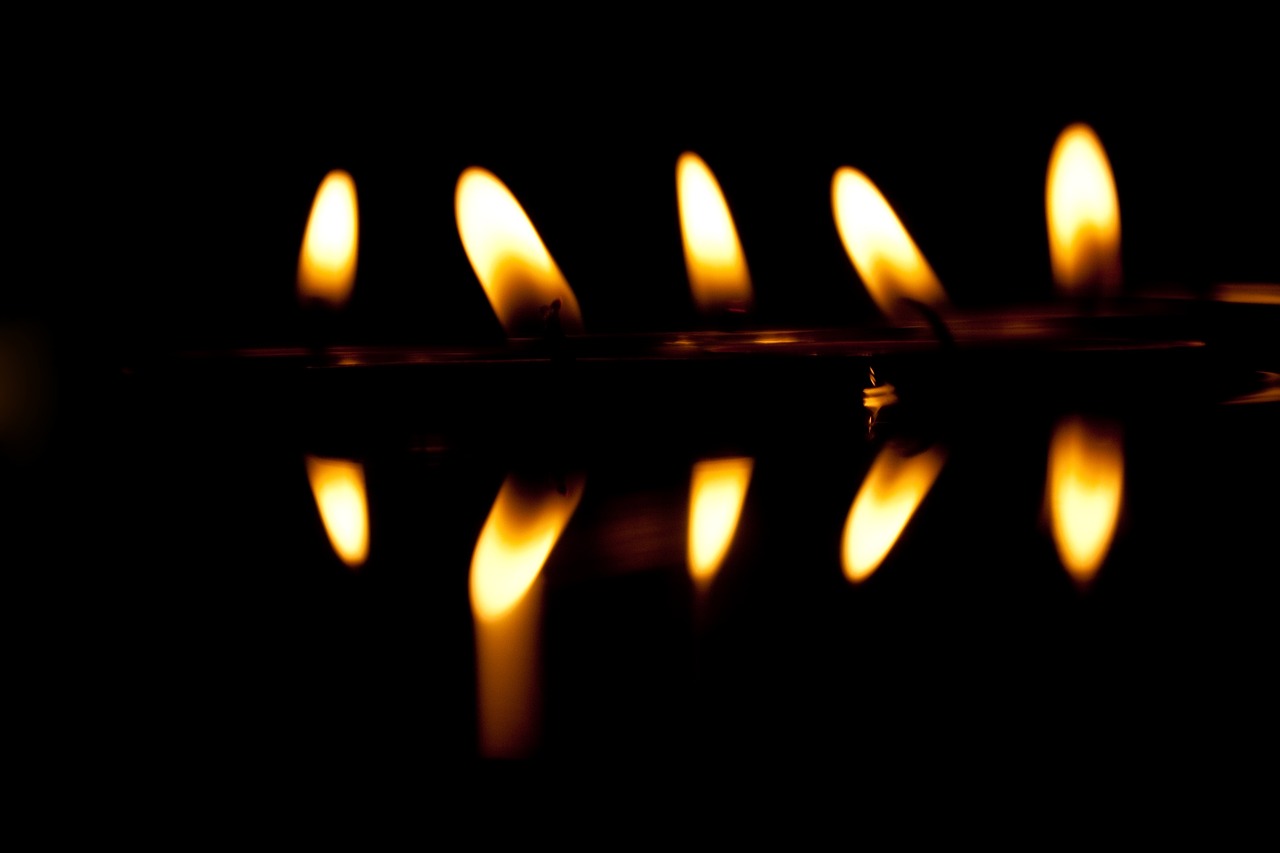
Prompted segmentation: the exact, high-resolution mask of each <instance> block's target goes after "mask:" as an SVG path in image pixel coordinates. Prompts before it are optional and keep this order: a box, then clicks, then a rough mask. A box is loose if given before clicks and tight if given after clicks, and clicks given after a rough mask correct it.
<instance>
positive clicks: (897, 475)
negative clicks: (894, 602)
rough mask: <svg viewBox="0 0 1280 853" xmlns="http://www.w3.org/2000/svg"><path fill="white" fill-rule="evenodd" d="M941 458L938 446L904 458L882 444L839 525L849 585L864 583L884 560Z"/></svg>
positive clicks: (899, 451)
mask: <svg viewBox="0 0 1280 853" xmlns="http://www.w3.org/2000/svg"><path fill="white" fill-rule="evenodd" d="M946 460H947V455H946V451H944V450H943V449H942V448H941V447H929V448H926V449H924V450H922V451H920V452H919V453H915V454H909V453H908V452H907V451H906V449H905V448H904V447H903V446H902V445H898V444H888V445H885V447H884V449H883V450H881V451H880V454H879V455H878V456H877V457H876V460H875V462H873V463H872V465H871V470H870V471H868V472H867V478H866V480H864V481H863V483H862V488H860V489H859V490H858V495H857V497H855V498H854V499H853V506H852V507H850V509H849V519H848V521H846V522H845V526H844V542H843V548H842V555H843V560H844V574H845V577H847V578H848V579H849V580H851V581H853V582H854V583H858V582H861V581H864V580H866V579H867V578H868V577H870V576H871V573H872V572H874V571H875V570H876V569H877V568H878V567H879V566H880V564H881V563H882V562H884V558H885V557H886V556H888V554H889V551H890V549H892V548H893V546H894V543H896V542H897V541H898V538H899V537H900V536H901V535H902V531H903V530H904V529H905V528H906V526H907V522H909V521H910V520H911V516H913V515H914V514H915V511H916V509H917V507H919V506H920V504H921V502H922V501H923V500H924V498H925V495H927V494H928V493H929V490H930V489H931V488H933V484H934V481H936V480H937V479H938V475H939V474H940V473H941V472H942V466H943V463H945V462H946Z"/></svg>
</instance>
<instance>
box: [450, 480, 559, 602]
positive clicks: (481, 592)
mask: <svg viewBox="0 0 1280 853" xmlns="http://www.w3.org/2000/svg"><path fill="white" fill-rule="evenodd" d="M581 498H582V479H581V478H577V479H575V480H573V481H571V482H567V483H566V484H565V492H564V494H561V493H559V492H558V491H556V490H555V489H553V488H550V487H547V488H544V489H531V488H529V487H528V486H527V485H526V484H523V483H521V481H520V480H518V479H517V478H516V477H508V478H507V480H506V482H504V483H503V484H502V488H501V489H500V490H499V491H498V497H497V499H496V500H495V501H494V502H493V509H491V510H490V511H489V518H488V519H487V520H486V521H485V523H484V528H483V529H482V530H481V531H480V539H479V540H478V541H477V542H476V550H475V553H474V554H473V555H472V557H471V609H472V612H473V613H474V614H475V616H476V618H477V619H481V620H486V621H492V620H495V619H501V618H502V616H503V614H505V613H506V612H507V611H509V610H510V609H511V608H513V607H515V605H516V603H517V602H519V601H520V598H521V597H522V596H523V595H524V594H525V591H526V590H528V589H529V587H530V586H531V585H532V584H533V581H534V579H535V578H536V577H537V576H538V573H539V572H541V571H542V565H543V564H544V563H545V562H546V561H547V557H548V556H550V554H551V549H552V548H554V547H555V544H556V541H557V540H559V538H560V534H561V533H562V532H563V531H564V528H565V526H566V525H567V524H568V523H569V519H570V518H571V517H572V516H573V511H574V510H575V509H577V508H578V501H579V500H580V499H581Z"/></svg>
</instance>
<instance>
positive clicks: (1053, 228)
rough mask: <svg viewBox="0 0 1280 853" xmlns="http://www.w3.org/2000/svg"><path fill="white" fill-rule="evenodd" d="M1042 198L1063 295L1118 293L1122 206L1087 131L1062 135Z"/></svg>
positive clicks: (1077, 127)
mask: <svg viewBox="0 0 1280 853" xmlns="http://www.w3.org/2000/svg"><path fill="white" fill-rule="evenodd" d="M1044 197H1045V216H1046V218H1047V220H1048V224H1049V259H1050V262H1051V263H1052V265H1053V281H1054V283H1055V284H1056V285H1057V286H1058V289H1059V291H1061V292H1064V293H1074V294H1080V293H1083V292H1087V291H1095V292H1103V293H1110V292H1114V291H1115V290H1116V289H1117V288H1118V287H1119V285H1120V201H1119V198H1118V197H1117V195H1116V182H1115V179H1114V178H1113V177H1112V175H1111V164H1110V163H1109V162H1108V161H1107V154H1106V151H1104V150H1103V148H1102V142H1101V141H1099V139H1098V136H1097V134H1096V133H1094V132H1093V129H1092V128H1090V127H1089V126H1088V125H1085V124H1073V125H1071V126H1070V127H1068V128H1067V129H1066V130H1064V131H1062V134H1061V135H1059V137H1058V141H1057V143H1056V144H1055V145H1054V146H1053V153H1052V154H1051V155H1050V157H1049V174H1048V177H1047V178H1046V180H1045V191H1044Z"/></svg>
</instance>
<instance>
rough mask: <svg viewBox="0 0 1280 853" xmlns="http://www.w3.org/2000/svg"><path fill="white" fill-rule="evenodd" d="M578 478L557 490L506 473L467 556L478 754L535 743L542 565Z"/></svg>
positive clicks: (510, 754) (573, 502) (528, 749)
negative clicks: (468, 558) (469, 562)
mask: <svg viewBox="0 0 1280 853" xmlns="http://www.w3.org/2000/svg"><path fill="white" fill-rule="evenodd" d="M583 482H584V481H583V479H582V478H581V477H578V478H575V479H573V480H570V481H567V482H566V483H565V484H564V492H563V493H561V492H560V491H559V490H558V489H557V488H556V487H555V486H552V485H549V484H548V485H533V484H530V483H526V482H523V481H521V480H520V479H519V478H517V477H515V476H511V477H508V478H507V479H506V481H505V482H504V483H503V484H502V488H501V489H500V490H499V491H498V497H497V499H496V500H494V502H493V508H492V509H491V510H490V511H489V517H488V519H486V520H485V523H484V528H483V529H482V530H481V531H480V538H479V540H478V541H477V542H476V550H475V554H474V555H473V556H472V558H471V612H472V615H473V616H474V618H475V632H476V692H477V713H478V721H477V722H478V733H479V740H480V744H479V746H480V752H481V754H482V755H484V756H485V757H489V758H521V757H526V756H528V755H530V754H532V752H533V751H534V750H535V748H536V747H537V741H538V731H539V717H540V701H539V692H540V689H539V672H538V670H539V660H538V635H539V628H540V625H541V612H542V611H541V609H542V594H541V589H542V577H541V572H542V567H543V565H544V564H545V563H546V561H547V558H548V557H549V556H550V554H551V551H552V549H553V548H554V547H555V544H556V542H557V541H558V540H559V538H560V534H561V533H562V532H563V531H564V529H565V527H566V526H567V525H568V523H569V519H570V518H571V517H572V516H573V513H574V510H576V509H577V507H578V502H579V501H580V500H581V498H582V487H583Z"/></svg>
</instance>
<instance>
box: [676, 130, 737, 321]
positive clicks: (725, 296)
mask: <svg viewBox="0 0 1280 853" xmlns="http://www.w3.org/2000/svg"><path fill="white" fill-rule="evenodd" d="M676 198H677V200H678V202H679V206H680V235H681V238H682V239H683V242H684V263H685V268H686V269H687V270H688V271H689V286H690V287H691V288H692V289H693V299H694V302H696V303H697V305H698V310H700V311H702V313H704V314H714V313H720V312H724V311H748V310H750V308H751V302H752V291H751V275H750V273H748V272H747V259H746V257H745V256H744V255H743V254H742V243H741V242H739V240H738V230H737V229H736V228H734V225H733V216H732V214H730V213H729V204H728V203H727V202H726V201H725V200H724V193H723V192H721V191H720V184H719V182H718V181H716V176H715V175H714V174H712V172H711V169H710V168H709V167H708V166H707V164H706V163H705V162H703V160H702V158H701V157H699V156H698V155H697V154H694V153H693V152H691V151H686V152H685V153H684V154H681V155H680V159H679V160H678V161H677V162H676Z"/></svg>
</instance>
